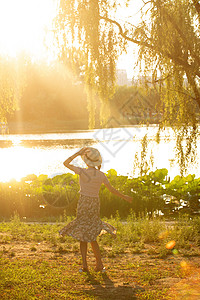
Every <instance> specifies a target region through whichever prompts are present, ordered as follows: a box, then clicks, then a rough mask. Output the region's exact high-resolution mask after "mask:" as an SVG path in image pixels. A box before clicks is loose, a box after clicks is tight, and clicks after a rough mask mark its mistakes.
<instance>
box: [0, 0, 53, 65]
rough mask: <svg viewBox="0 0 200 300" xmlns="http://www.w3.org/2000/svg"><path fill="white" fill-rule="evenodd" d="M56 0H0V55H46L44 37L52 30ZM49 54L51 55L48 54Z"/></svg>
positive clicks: (36, 56) (36, 57)
mask: <svg viewBox="0 0 200 300" xmlns="http://www.w3.org/2000/svg"><path fill="white" fill-rule="evenodd" d="M57 4H58V1H57V0H17V1H16V0H6V1H5V0H0V37H1V42H0V54H1V55H6V56H11V57H16V56H18V55H19V54H20V53H22V52H23V53H25V54H27V55H29V56H30V57H31V58H32V59H35V60H41V59H44V58H46V55H47V49H46V47H45V39H46V38H47V39H48V42H49V36H48V33H49V34H50V32H51V30H52V20H53V18H54V17H55V15H56V11H57ZM49 55H52V53H51V54H49Z"/></svg>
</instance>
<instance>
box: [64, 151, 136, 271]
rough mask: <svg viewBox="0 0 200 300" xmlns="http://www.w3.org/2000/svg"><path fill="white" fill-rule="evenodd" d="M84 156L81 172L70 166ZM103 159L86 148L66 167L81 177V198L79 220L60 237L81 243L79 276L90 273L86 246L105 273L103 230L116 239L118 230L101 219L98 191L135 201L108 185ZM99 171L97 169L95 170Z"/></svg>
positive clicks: (65, 229) (67, 161) (77, 218)
mask: <svg viewBox="0 0 200 300" xmlns="http://www.w3.org/2000/svg"><path fill="white" fill-rule="evenodd" d="M79 155H81V157H82V159H83V161H84V162H85V163H86V165H87V169H86V168H79V167H76V166H74V165H72V164H71V161H72V160H73V159H74V158H76V157H77V156H79ZM101 164H102V158H101V155H100V153H99V151H98V150H97V149H95V148H91V147H85V148H82V149H81V150H80V151H78V152H77V153H75V154H74V155H72V156H70V157H69V158H68V159H66V160H65V162H64V165H65V167H67V168H68V169H70V170H72V171H74V172H75V173H76V174H78V175H79V182H80V198H79V201H78V206H77V217H76V219H75V220H73V221H72V222H70V223H69V224H67V226H65V227H64V228H63V229H61V230H60V231H59V233H60V235H62V236H64V235H69V236H72V237H74V238H76V239H77V240H79V241H80V251H81V256H82V264H83V268H82V269H80V270H79V271H80V272H88V266H87V258H86V256H87V243H88V242H90V243H91V246H92V250H93V252H94V255H95V258H96V268H95V271H96V272H98V271H105V268H104V266H103V263H102V260H101V253H100V250H99V245H98V243H97V241H96V238H97V236H98V235H99V234H100V232H101V230H106V231H107V232H109V233H110V234H112V235H114V236H115V232H116V230H115V228H114V227H113V226H111V225H110V224H108V223H106V222H103V221H102V220H101V219H100V201H99V189H100V186H101V184H102V183H103V184H104V185H105V186H106V187H107V188H108V189H109V191H110V192H112V193H113V194H115V195H117V196H119V197H121V198H123V199H124V200H126V201H128V202H131V201H132V198H131V197H129V196H127V195H123V194H122V193H120V192H119V191H117V190H116V189H115V188H114V187H113V186H111V184H110V183H109V181H108V179H107V177H106V175H105V174H104V173H103V172H101V171H100V168H101ZM96 167H97V168H96Z"/></svg>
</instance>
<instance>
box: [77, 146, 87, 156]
mask: <svg viewBox="0 0 200 300" xmlns="http://www.w3.org/2000/svg"><path fill="white" fill-rule="evenodd" d="M88 150H89V149H88V148H87V147H83V148H82V149H81V150H79V151H78V152H77V154H78V155H83V154H85V153H86V152H87V151H88Z"/></svg>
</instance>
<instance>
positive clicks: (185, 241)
mask: <svg viewBox="0 0 200 300" xmlns="http://www.w3.org/2000/svg"><path fill="white" fill-rule="evenodd" d="M68 221H69V219H68V220H66V223H67V222H68ZM107 221H108V220H107ZM109 222H110V223H111V224H113V225H114V226H116V227H117V229H118V235H117V238H116V239H113V238H112V237H111V236H110V235H108V234H105V235H102V236H101V237H99V243H100V248H101V252H102V256H103V261H104V264H105V266H106V269H107V272H106V273H95V272H94V266H95V260H94V256H93V253H92V251H91V248H90V247H89V253H88V262H89V267H90V273H89V274H80V273H79V272H78V270H79V268H80V266H81V259H80V254H79V244H78V243H77V242H76V241H75V240H73V239H72V238H70V237H64V238H63V237H60V236H59V235H58V230H59V229H60V228H62V226H63V223H60V222H57V223H54V224H50V223H45V224H39V223H24V222H21V221H20V220H19V218H18V217H14V219H13V220H11V221H10V222H2V223H0V299H2V300H8V299H14V300H17V299H19V300H29V299H59V300H60V299H105V300H107V299H115V300H118V299H119V300H123V299H182V298H183V299H188V300H190V299H200V250H199V244H200V235H199V233H200V219H195V220H190V219H189V218H188V219H187V218H186V219H184V220H183V219H181V220H179V221H177V222H175V223H173V224H167V223H166V222H163V221H159V220H153V221H149V220H147V219H140V220H135V219H134V217H133V216H130V217H129V218H128V219H127V222H125V223H123V222H121V221H120V220H119V219H118V218H115V219H111V220H109ZM169 242H171V244H170V243H169Z"/></svg>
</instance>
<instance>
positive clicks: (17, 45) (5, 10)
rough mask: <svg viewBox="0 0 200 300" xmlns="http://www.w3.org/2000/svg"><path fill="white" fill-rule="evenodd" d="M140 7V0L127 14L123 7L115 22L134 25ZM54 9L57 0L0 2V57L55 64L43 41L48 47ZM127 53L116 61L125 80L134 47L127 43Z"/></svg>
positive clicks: (131, 71)
mask: <svg viewBox="0 0 200 300" xmlns="http://www.w3.org/2000/svg"><path fill="white" fill-rule="evenodd" d="M119 2H120V1H119ZM121 3H122V2H121ZM141 4H142V1H141V0H132V1H131V5H130V7H129V9H128V10H127V8H126V7H125V5H123V4H122V7H121V8H120V10H119V11H118V12H117V17H116V18H117V20H118V21H120V22H123V20H124V19H126V20H127V21H129V22H130V23H132V24H135V25H136V24H137V23H138V21H139V20H140V14H139V13H138V11H139V8H140V7H141ZM57 7H58V0H0V54H1V55H6V56H10V57H16V56H17V55H19V54H20V53H21V52H23V53H24V54H27V55H29V56H30V57H31V60H32V61H37V60H47V61H48V62H51V61H52V60H54V59H55V53H54V52H53V51H48V52H47V47H46V46H45V44H44V40H45V39H46V43H47V44H48V43H50V44H51V41H52V35H53V32H52V20H53V18H54V17H55V16H56V12H57ZM127 51H128V53H127V54H126V55H125V54H123V55H122V56H121V57H120V58H119V61H118V63H117V68H120V69H126V70H127V74H128V78H132V77H133V76H134V72H135V71H134V70H133V66H134V64H135V62H136V58H137V46H135V45H134V44H133V43H130V45H129V47H128V50H127ZM130 61H131V63H130Z"/></svg>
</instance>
